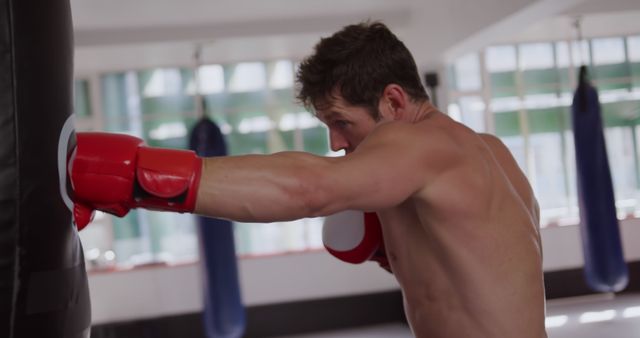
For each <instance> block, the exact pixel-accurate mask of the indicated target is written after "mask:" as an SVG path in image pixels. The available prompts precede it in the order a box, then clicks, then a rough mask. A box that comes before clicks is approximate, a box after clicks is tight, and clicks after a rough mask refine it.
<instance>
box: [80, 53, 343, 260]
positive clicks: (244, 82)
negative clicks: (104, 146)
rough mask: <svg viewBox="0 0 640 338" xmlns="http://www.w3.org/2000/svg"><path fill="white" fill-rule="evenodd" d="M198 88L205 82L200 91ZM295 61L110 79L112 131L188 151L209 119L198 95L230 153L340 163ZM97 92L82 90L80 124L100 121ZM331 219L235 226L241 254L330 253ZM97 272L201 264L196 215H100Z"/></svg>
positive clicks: (89, 235)
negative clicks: (93, 96) (297, 89)
mask: <svg viewBox="0 0 640 338" xmlns="http://www.w3.org/2000/svg"><path fill="white" fill-rule="evenodd" d="M196 81H197V82H196ZM293 82H294V63H293V62H292V61H290V60H277V61H273V62H244V63H238V64H228V65H216V64H213V65H202V66H200V67H199V69H198V73H197V76H195V74H194V71H193V69H188V68H179V67H173V68H171V67H165V68H157V69H145V70H137V71H126V72H120V73H109V74H104V75H102V76H101V77H100V78H99V81H98V82H97V86H99V88H100V93H101V96H102V100H101V102H102V105H101V107H100V109H101V112H102V114H101V120H102V124H103V125H102V128H103V129H105V130H108V131H111V132H118V133H127V134H132V135H136V136H139V137H141V138H144V139H145V141H146V142H147V143H148V144H149V145H152V146H159V147H168V148H177V149H185V148H187V146H188V136H189V131H190V130H191V128H192V127H193V125H194V124H195V122H196V121H197V119H198V118H199V114H198V112H196V109H197V106H196V104H195V103H196V94H198V93H199V94H200V95H201V96H202V99H203V100H204V102H205V107H206V111H204V112H203V113H205V114H206V115H207V116H209V117H211V118H212V119H213V120H214V121H215V122H216V123H217V124H218V125H219V126H220V128H221V130H222V132H223V134H224V135H225V138H226V142H227V146H228V151H229V153H230V154H232V155H237V154H251V153H258V154H269V153H273V152H278V151H285V150H306V151H311V152H313V153H316V154H321V155H327V154H331V152H330V150H329V145H328V140H327V130H326V128H325V127H324V126H323V125H321V123H320V121H319V120H318V119H316V118H315V117H314V116H313V115H312V114H310V113H308V112H306V111H305V110H304V108H302V107H300V106H299V105H297V104H296V103H295V100H294V89H293ZM88 89H89V84H87V82H77V83H76V110H77V111H78V115H82V116H85V115H87V116H93V115H91V114H90V110H89V108H90V105H89V104H88V103H87V102H88V99H89V95H88V93H89V90H88ZM322 222H323V219H322V218H310V219H302V220H298V221H295V222H275V223H270V224H248V223H236V224H235V228H234V229H235V230H234V231H235V240H236V247H237V250H238V253H239V254H242V255H249V256H251V255H262V254H274V253H281V252H290V251H300V250H308V249H315V248H320V247H322V240H321V227H322ZM80 235H81V236H82V238H83V243H84V244H85V246H86V252H87V259H88V260H89V266H93V267H96V268H99V267H104V266H113V265H116V266H120V267H126V266H136V265H140V264H147V263H155V262H168V263H177V262H185V261H192V260H195V259H197V256H198V252H197V232H196V229H195V222H194V217H193V216H191V215H184V214H176V213H167V212H155V211H148V210H132V211H131V212H130V213H129V214H128V215H127V216H126V217H124V218H116V217H111V216H110V215H106V214H103V213H98V216H97V217H96V220H95V222H94V224H93V225H92V226H90V227H88V228H87V229H86V230H85V231H83V232H81V234H80Z"/></svg>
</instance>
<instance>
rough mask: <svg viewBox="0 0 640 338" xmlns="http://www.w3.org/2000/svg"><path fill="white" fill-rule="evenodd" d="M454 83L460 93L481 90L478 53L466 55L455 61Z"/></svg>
mask: <svg viewBox="0 0 640 338" xmlns="http://www.w3.org/2000/svg"><path fill="white" fill-rule="evenodd" d="M454 74H455V83H456V87H457V89H458V90H460V91H474V90H480V89H481V88H482V77H481V71H480V58H479V56H478V53H471V54H467V55H465V56H463V57H461V58H459V59H457V60H456V61H455V65H454Z"/></svg>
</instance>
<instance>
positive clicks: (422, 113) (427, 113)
mask: <svg viewBox="0 0 640 338" xmlns="http://www.w3.org/2000/svg"><path fill="white" fill-rule="evenodd" d="M414 111H415V113H414V114H413V116H411V117H410V118H409V121H410V122H411V123H415V122H420V121H424V120H426V119H428V118H430V117H431V116H433V115H434V114H435V113H438V112H439V111H438V109H437V108H436V107H435V106H434V105H432V104H431V102H429V101H425V102H421V103H418V104H417V105H416V109H415V110H414Z"/></svg>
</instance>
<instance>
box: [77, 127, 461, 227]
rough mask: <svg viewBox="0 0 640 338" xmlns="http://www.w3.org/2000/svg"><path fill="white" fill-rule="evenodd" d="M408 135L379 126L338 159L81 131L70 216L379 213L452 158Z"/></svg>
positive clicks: (265, 217) (425, 139)
mask: <svg viewBox="0 0 640 338" xmlns="http://www.w3.org/2000/svg"><path fill="white" fill-rule="evenodd" d="M416 129H417V128H415V127H412V125H410V124H407V123H401V122H390V123H387V124H385V125H382V126H380V127H378V128H377V129H376V130H375V131H374V132H373V133H372V134H371V135H370V136H369V137H368V138H367V139H366V140H365V141H363V142H362V143H361V144H360V146H359V147H358V149H357V150H356V151H354V152H353V153H351V154H349V155H347V156H344V157H339V158H330V157H321V156H316V155H312V154H308V153H302V152H283V153H277V154H273V155H247V156H230V157H215V158H206V159H200V158H198V157H196V156H195V154H194V153H193V152H190V151H181V150H171V149H161V148H150V147H147V146H145V145H144V144H143V142H142V140H141V139H138V138H135V137H131V136H126V135H117V134H107V133H79V134H78V146H77V148H76V150H75V152H74V155H73V156H72V158H71V159H70V162H69V168H68V169H69V176H70V181H71V184H72V187H73V194H72V196H73V199H74V202H75V207H74V219H75V220H76V224H78V227H79V228H82V227H83V226H84V225H86V224H87V223H88V222H89V220H90V218H91V215H92V214H93V211H94V210H102V211H105V212H108V213H112V214H115V215H117V216H124V215H125V214H127V212H128V211H129V210H130V209H132V208H147V209H155V210H166V211H177V212H195V213H198V214H202V215H206V216H211V217H217V218H227V219H232V220H238V221H246V222H271V221H284V220H292V219H298V218H303V217H313V216H323V215H329V214H333V213H335V212H338V211H341V210H346V209H353V210H363V211H369V210H379V209H385V208H388V207H391V206H394V205H397V204H399V203H401V202H402V201H404V200H406V199H407V198H408V197H410V196H411V195H412V194H414V193H415V192H417V191H418V190H420V189H421V188H423V187H424V186H425V184H428V181H429V180H430V179H431V178H432V177H434V176H435V175H437V174H438V173H439V172H442V171H444V170H446V168H447V167H448V165H450V162H451V161H452V159H453V158H455V157H456V155H455V153H456V152H455V151H450V150H449V149H445V148H446V146H445V145H446V144H448V143H450V142H445V141H443V140H438V139H437V138H438V137H440V136H438V135H440V134H439V133H438V132H437V131H434V132H433V133H428V134H429V135H426V136H425V135H423V131H416Z"/></svg>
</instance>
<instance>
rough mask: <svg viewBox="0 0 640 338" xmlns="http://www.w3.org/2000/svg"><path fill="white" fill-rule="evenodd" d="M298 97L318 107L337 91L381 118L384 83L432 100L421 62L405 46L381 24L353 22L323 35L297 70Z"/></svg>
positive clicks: (419, 99)
mask: <svg viewBox="0 0 640 338" xmlns="http://www.w3.org/2000/svg"><path fill="white" fill-rule="evenodd" d="M296 80H297V82H298V86H299V87H298V95H297V98H298V100H299V101H300V102H301V103H302V104H303V105H304V106H305V107H306V108H307V109H313V108H315V109H317V108H318V107H319V106H321V105H324V104H327V103H329V102H330V101H331V99H332V98H334V97H335V96H334V95H335V94H334V93H335V92H334V90H338V93H339V94H340V95H341V96H342V97H343V98H344V100H345V101H346V102H348V103H349V104H351V105H355V106H362V107H364V108H367V109H368V110H369V111H370V113H371V114H372V116H373V118H374V119H378V114H379V113H378V103H379V100H380V97H381V96H382V92H383V91H384V88H385V87H386V86H387V85H388V84H391V83H395V84H397V85H399V86H401V87H402V88H403V89H404V90H405V91H406V92H407V93H408V94H409V95H410V97H411V98H412V99H413V100H414V101H423V100H429V96H428V95H427V93H426V91H425V89H424V87H423V86H422V83H421V82H420V76H419V74H418V67H417V66H416V63H415V61H414V59H413V56H412V55H411V53H410V52H409V50H408V49H407V47H406V46H405V45H404V43H402V41H400V40H399V39H398V38H397V37H396V36H395V35H394V34H393V33H392V32H391V31H390V30H389V28H387V26H385V25H384V24H383V23H380V22H362V23H359V24H356V25H349V26H345V27H344V28H342V29H341V30H340V31H338V32H336V33H335V34H333V35H332V36H331V37H328V38H323V39H321V40H320V42H318V44H317V45H316V46H315V52H314V54H313V55H311V56H309V57H307V58H306V59H305V60H304V61H303V62H302V63H301V64H300V68H299V69H298V72H297V74H296Z"/></svg>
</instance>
